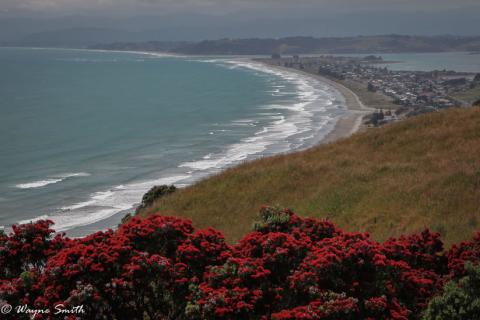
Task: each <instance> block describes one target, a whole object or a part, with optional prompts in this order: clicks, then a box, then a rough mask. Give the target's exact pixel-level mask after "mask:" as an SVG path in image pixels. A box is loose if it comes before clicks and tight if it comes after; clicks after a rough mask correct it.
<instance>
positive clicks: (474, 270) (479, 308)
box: [423, 263, 480, 320]
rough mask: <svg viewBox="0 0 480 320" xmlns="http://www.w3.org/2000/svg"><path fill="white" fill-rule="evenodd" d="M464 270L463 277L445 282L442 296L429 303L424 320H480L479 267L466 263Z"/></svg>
mask: <svg viewBox="0 0 480 320" xmlns="http://www.w3.org/2000/svg"><path fill="white" fill-rule="evenodd" d="M465 270H466V276H465V277H463V278H461V279H460V280H459V281H458V283H457V282H455V281H449V282H447V284H446V285H445V286H444V290H443V294H442V295H441V296H438V297H435V298H433V299H432V300H431V301H430V303H429V305H428V308H427V310H426V312H425V316H424V318H423V319H424V320H478V319H480V266H479V265H473V264H472V263H467V264H466V265H465Z"/></svg>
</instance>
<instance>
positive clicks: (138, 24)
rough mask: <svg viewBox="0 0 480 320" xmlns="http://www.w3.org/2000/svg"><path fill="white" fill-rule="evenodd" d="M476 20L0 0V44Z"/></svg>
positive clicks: (387, 1) (369, 1)
mask: <svg viewBox="0 0 480 320" xmlns="http://www.w3.org/2000/svg"><path fill="white" fill-rule="evenodd" d="M479 21H480V0H0V40H1V39H2V37H3V38H8V37H10V38H12V37H15V36H18V37H20V36H24V35H25V34H28V33H32V32H41V31H49V30H55V29H64V28H84V27H90V28H92V27H95V28H111V29H119V30H125V31H129V32H130V31H131V32H145V35H146V37H149V36H150V34H148V32H152V31H153V30H154V31H155V32H156V33H153V34H152V33H151V34H152V35H153V36H155V37H156V38H158V40H168V39H175V38H178V39H179V40H182V39H189V40H192V39H207V38H218V37H280V36H290V35H311V36H344V35H360V34H364V35H368V34H386V33H399V34H457V35H476V34H479V33H480V32H479V31H478V30H479V28H478V25H479V24H478V22H479ZM7 29H8V30H7ZM163 31H164V33H162V32H163ZM147 34H148V36H147Z"/></svg>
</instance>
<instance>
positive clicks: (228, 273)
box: [0, 206, 480, 320]
mask: <svg viewBox="0 0 480 320" xmlns="http://www.w3.org/2000/svg"><path fill="white" fill-rule="evenodd" d="M51 225H52V223H51V221H45V220H42V221H38V222H36V223H30V224H25V225H19V226H14V227H13V231H12V232H11V233H10V234H9V235H5V234H0V307H1V310H2V312H3V314H2V319H15V320H22V319H59V318H62V319H63V318H64V319H72V320H73V319H77V318H78V317H80V318H81V319H92V320H95V319H129V320H135V319H144V320H153V319H171V320H174V319H175V320H182V319H192V320H193V319H217V320H220V319H231V320H237V319H238V320H247V319H271V320H295V319H304V320H309V319H312V320H313V319H317V320H320V319H324V320H347V319H352V320H353V319H370V320H374V319H375V320H387V319H388V320H393V319H394V320H415V319H419V320H420V319H422V317H423V314H425V318H424V319H427V320H430V319H432V320H433V319H456V320H457V319H458V320H473V319H476V317H473V318H472V317H470V316H472V315H478V313H477V311H478V303H477V304H476V305H470V303H471V302H475V301H478V300H477V299H478V298H477V296H476V295H477V294H478V267H475V268H474V267H473V265H477V266H478V264H479V263H480V234H478V235H477V236H475V237H474V238H473V240H472V241H469V242H464V243H461V244H459V245H458V246H457V245H454V246H453V247H452V248H451V249H450V250H444V248H443V243H442V241H441V239H440V235H439V234H438V233H435V232H431V231H429V230H423V231H422V232H421V233H418V234H413V235H407V236H401V237H398V238H390V239H388V240H387V241H385V242H383V243H379V242H376V241H374V240H373V239H372V238H371V237H370V236H369V235H368V234H367V233H351V232H347V231H344V230H341V229H339V228H337V227H336V226H335V225H334V224H332V223H331V222H329V221H326V220H316V219H309V218H301V217H299V216H298V215H296V214H294V213H293V212H291V211H290V210H288V209H278V208H273V207H266V206H265V207H262V208H261V210H260V215H259V216H258V219H257V221H256V223H255V227H254V230H253V231H250V232H248V233H247V234H246V235H244V237H243V238H242V239H241V240H240V241H239V242H238V244H236V245H235V246H231V245H229V244H228V243H227V242H226V241H225V238H224V236H223V235H222V234H221V233H220V232H218V231H216V230H214V229H212V228H208V229H203V230H195V228H194V227H193V225H192V223H191V221H189V220H185V219H181V218H176V217H165V216H160V215H151V216H149V217H147V218H145V219H141V218H139V217H135V218H133V219H132V220H130V221H129V222H128V223H125V224H123V225H121V226H120V227H119V229H118V230H116V231H112V230H108V231H105V232H103V231H100V232H97V233H95V234H92V235H89V236H86V237H84V238H76V239H69V238H66V237H65V236H64V235H62V234H57V235H55V233H54V230H53V229H52V228H51ZM447 282H448V284H447V285H446V286H445V289H443V285H444V284H445V283H447ZM452 283H453V284H452ZM456 283H458V285H456ZM432 298H433V300H432ZM430 301H431V302H430ZM429 304H430V305H429ZM9 306H15V308H13V309H12V307H9ZM18 306H21V307H18ZM72 310H73V311H72ZM425 310H427V312H426V313H425ZM465 310H466V312H465ZM75 311H76V312H77V313H76V314H75ZM69 312H70V313H69ZM437 315H440V317H438V316H437ZM443 315H445V316H448V317H444V316H443Z"/></svg>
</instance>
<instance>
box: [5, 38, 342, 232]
mask: <svg viewBox="0 0 480 320" xmlns="http://www.w3.org/2000/svg"><path fill="white" fill-rule="evenodd" d="M344 112H345V108H344V106H343V102H342V98H341V97H339V96H338V94H337V92H335V91H334V90H333V89H331V88H330V87H328V86H326V85H324V84H322V83H319V82H318V81H316V80H314V79H312V78H308V77H302V76H298V75H295V74H290V73H285V72H282V71H277V70H270V69H268V68H266V67H263V66H261V65H257V64H255V63H252V62H249V61H247V60H235V59H201V58H198V59H187V58H178V57H166V56H160V55H154V54H140V53H118V52H94V51H81V50H60V49H18V48H0V147H1V153H0V225H3V226H6V227H8V226H9V225H11V224H13V223H18V222H26V221H29V220H32V219H38V218H49V219H52V220H53V221H54V222H55V223H56V228H57V230H62V231H68V233H69V234H71V235H80V234H85V233H87V232H91V231H95V230H98V229H103V228H106V227H111V226H113V225H115V224H116V223H117V222H118V221H119V220H120V218H121V217H122V216H123V215H124V214H125V213H126V212H131V211H132V210H133V208H134V205H135V204H137V203H138V202H139V201H140V199H141V196H142V195H143V193H144V192H145V191H147V190H148V189H149V188H150V187H151V186H153V185H155V184H171V183H173V184H176V185H178V186H180V187H181V186H185V185H188V184H191V183H192V182H194V181H196V180H198V179H200V178H202V177H205V176H207V175H210V174H212V173H215V172H218V171H220V170H222V169H224V168H226V167H228V166H231V165H235V164H238V163H240V162H242V161H245V160H249V159H254V158H258V157H262V156H266V155H271V154H276V153H281V152H288V151H292V150H298V149H301V148H305V147H308V146H310V145H312V144H314V143H316V142H317V141H319V139H321V138H322V137H323V136H324V135H325V134H326V133H328V131H329V130H331V129H332V127H333V126H334V123H335V121H336V119H337V118H338V116H339V115H341V114H343V113H344Z"/></svg>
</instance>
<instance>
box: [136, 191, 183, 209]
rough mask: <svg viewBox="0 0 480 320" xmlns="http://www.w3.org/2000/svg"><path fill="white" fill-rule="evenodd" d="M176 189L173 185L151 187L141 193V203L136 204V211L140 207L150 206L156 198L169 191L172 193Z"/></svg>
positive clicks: (167, 193)
mask: <svg viewBox="0 0 480 320" xmlns="http://www.w3.org/2000/svg"><path fill="white" fill-rule="evenodd" d="M176 190H177V188H176V187H175V186H174V185H171V186H167V185H161V186H154V187H152V188H151V189H150V190H148V192H147V193H145V194H144V195H143V198H142V203H141V204H140V206H138V208H137V212H138V211H140V210H141V209H144V208H147V207H149V206H151V205H152V204H153V203H154V202H155V201H156V200H158V199H160V198H162V197H164V196H166V195H169V194H171V193H174V192H175V191H176Z"/></svg>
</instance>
